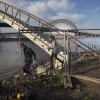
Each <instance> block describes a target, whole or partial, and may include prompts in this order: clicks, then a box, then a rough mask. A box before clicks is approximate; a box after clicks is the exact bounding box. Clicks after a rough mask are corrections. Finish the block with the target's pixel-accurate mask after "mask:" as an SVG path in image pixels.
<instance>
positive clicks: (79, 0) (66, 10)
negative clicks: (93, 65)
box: [0, 0, 100, 29]
mask: <svg viewBox="0 0 100 100" xmlns="http://www.w3.org/2000/svg"><path fill="white" fill-rule="evenodd" d="M0 1H3V2H6V3H9V4H11V5H14V6H16V7H18V8H21V9H23V10H25V11H27V12H29V13H31V14H34V15H36V16H37V17H39V18H42V19H44V20H45V21H47V22H49V21H51V20H55V19H68V20H71V21H72V22H73V23H74V24H75V25H76V26H77V27H78V28H96V29H97V28H100V0H0Z"/></svg>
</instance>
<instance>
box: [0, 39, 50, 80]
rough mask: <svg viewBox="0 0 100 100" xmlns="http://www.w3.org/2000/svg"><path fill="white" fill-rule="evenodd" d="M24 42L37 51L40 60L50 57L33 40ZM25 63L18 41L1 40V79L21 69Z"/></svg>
mask: <svg viewBox="0 0 100 100" xmlns="http://www.w3.org/2000/svg"><path fill="white" fill-rule="evenodd" d="M24 43H25V44H26V45H27V46H29V47H31V48H32V49H33V50H34V51H35V52H36V55H37V59H38V60H39V61H41V60H43V61H44V60H47V59H48V55H47V54H46V53H45V52H44V51H43V50H42V49H40V48H39V47H38V46H36V45H35V44H34V43H33V42H31V41H24ZM21 54H22V56H21ZM23 63H24V62H23V52H22V51H21V48H20V46H19V42H18V41H13V42H12V41H7V42H0V80H1V79H4V78H7V77H10V76H12V75H14V74H15V73H17V72H19V71H21V68H22V65H23Z"/></svg>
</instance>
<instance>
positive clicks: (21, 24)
mask: <svg viewBox="0 0 100 100" xmlns="http://www.w3.org/2000/svg"><path fill="white" fill-rule="evenodd" d="M0 19H1V20H2V21H4V22H5V23H7V24H8V25H10V26H12V27H13V28H14V29H16V30H17V31H19V29H20V30H25V31H26V32H25V31H24V33H23V32H21V33H22V34H23V35H24V36H26V37H27V38H29V39H30V40H31V41H33V42H34V43H36V44H37V45H38V46H39V47H40V48H42V49H43V50H45V51H46V52H47V53H48V54H50V53H51V51H48V49H46V48H47V47H48V46H49V45H50V44H49V42H48V36H47V35H45V34H43V32H32V31H30V30H34V29H38V30H39V29H41V28H46V29H49V30H50V29H57V28H56V27H55V26H54V25H53V24H52V22H50V23H47V22H46V21H44V20H42V19H40V18H38V17H37V16H35V15H32V14H30V13H28V12H26V11H24V10H21V9H19V8H17V7H14V6H13V5H10V4H7V3H4V2H1V1H0ZM62 21H64V20H62ZM56 22H57V21H56ZM56 22H54V23H56ZM66 23H67V24H68V26H69V27H71V28H72V29H76V26H75V25H74V24H73V23H72V22H71V21H69V20H67V21H66ZM33 26H34V27H33ZM27 30H29V31H27ZM28 32H29V33H28ZM59 58H60V59H62V60H63V59H64V55H63V52H60V53H59Z"/></svg>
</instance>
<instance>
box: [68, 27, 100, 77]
mask: <svg viewBox="0 0 100 100" xmlns="http://www.w3.org/2000/svg"><path fill="white" fill-rule="evenodd" d="M99 33H100V30H93V29H92V30H84V29H83V30H79V31H78V32H77V34H76V36H74V39H73V40H72V39H70V41H71V42H70V49H71V51H70V74H72V75H83V76H89V77H93V78H100V74H99V73H100V42H99V41H100V37H99ZM75 43H76V44H75ZM74 44H75V46H74ZM83 44H85V45H83ZM73 47H74V49H73Z"/></svg>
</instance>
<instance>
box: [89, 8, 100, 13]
mask: <svg viewBox="0 0 100 100" xmlns="http://www.w3.org/2000/svg"><path fill="white" fill-rule="evenodd" d="M98 10H100V7H98V8H96V9H95V10H93V11H92V12H91V14H93V13H95V12H97V11H98Z"/></svg>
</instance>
